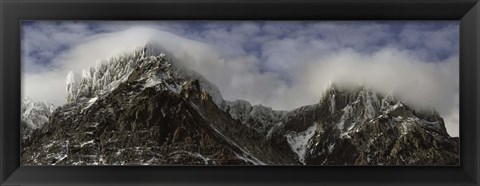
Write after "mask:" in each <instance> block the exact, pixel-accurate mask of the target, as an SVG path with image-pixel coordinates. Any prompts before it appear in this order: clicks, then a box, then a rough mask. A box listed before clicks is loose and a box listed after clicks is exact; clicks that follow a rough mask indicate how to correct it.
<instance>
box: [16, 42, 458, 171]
mask: <svg viewBox="0 0 480 186" xmlns="http://www.w3.org/2000/svg"><path fill="white" fill-rule="evenodd" d="M67 93H68V96H67V104H65V105H63V106H60V107H58V108H57V109H56V110H55V111H54V112H53V113H52V114H51V116H50V118H49V119H48V122H45V125H44V126H43V127H41V128H40V129H39V130H37V132H35V135H32V139H31V140H30V141H29V143H27V144H24V145H23V146H22V156H21V162H22V164H24V165H102V164H106V165H140V164H144V165H302V164H307V165H457V164H458V163H459V152H458V139H455V138H451V137H450V136H449V135H448V134H447V132H446V129H445V126H444V123H443V119H442V118H441V117H440V116H439V115H438V114H437V113H435V112H433V111H432V112H425V111H423V112H419V111H415V110H413V109H411V108H410V107H408V106H406V105H404V104H402V103H401V102H399V101H396V100H395V99H394V97H393V96H381V95H380V94H377V93H375V92H374V91H373V90H369V89H367V88H364V87H358V88H355V89H342V88H337V87H336V86H332V87H331V88H330V89H329V90H328V91H327V92H326V93H325V95H324V96H323V98H322V99H321V100H320V102H319V103H317V104H313V105H308V106H303V107H300V108H298V109H295V110H292V111H276V110H272V109H271V108H269V107H265V106H261V105H253V106H252V105H251V104H250V103H249V102H248V101H245V100H236V101H225V100H223V98H222V96H221V94H220V91H218V88H216V87H215V85H213V84H211V83H210V82H208V81H207V80H206V79H205V78H203V77H202V76H201V75H200V74H198V73H196V72H192V71H189V70H188V69H186V68H185V67H181V66H180V65H178V64H175V63H174V59H172V58H168V57H167V55H166V54H165V53H163V52H162V49H161V47H158V46H155V45H147V47H145V48H144V49H142V50H138V51H136V52H134V53H133V54H131V55H125V56H121V57H119V58H114V59H111V60H110V61H107V62H105V63H103V64H99V65H98V66H97V67H95V68H90V69H89V70H87V71H83V73H82V75H77V74H75V73H73V72H72V73H70V74H69V76H68V78H67ZM22 120H23V119H22Z"/></svg>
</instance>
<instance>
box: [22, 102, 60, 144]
mask: <svg viewBox="0 0 480 186" xmlns="http://www.w3.org/2000/svg"><path fill="white" fill-rule="evenodd" d="M54 110H55V106H54V105H53V103H47V102H35V101H33V100H32V99H30V98H28V97H27V98H25V99H23V100H22V105H21V129H22V138H23V139H26V138H28V136H29V135H30V134H31V133H32V131H33V130H35V129H39V128H41V127H43V125H44V124H45V123H47V122H48V118H49V117H50V115H51V114H52V112H53V111H54Z"/></svg>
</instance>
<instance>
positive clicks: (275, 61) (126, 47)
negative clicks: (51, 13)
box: [22, 21, 459, 134]
mask: <svg viewBox="0 0 480 186" xmlns="http://www.w3.org/2000/svg"><path fill="white" fill-rule="evenodd" d="M458 31H459V26H458V22H457V21H376V22H375V21H353V22H352V21H310V22H297V21H257V22H249V21H243V22H238V21H231V22H228V21H158V22H102V21H89V22H82V21H79V22H78V21H77V22H73V21H32V22H22V67H23V72H24V78H23V85H22V86H23V94H24V96H29V97H32V98H33V99H34V100H46V101H52V102H54V103H55V104H57V105H60V104H62V103H64V97H65V78H66V74H67V73H68V72H69V71H70V70H72V71H76V72H81V70H82V69H85V68H88V67H90V66H95V65H96V63H97V62H99V60H105V59H107V58H109V57H112V56H115V55H118V54H120V53H125V52H129V51H131V50H133V49H135V48H138V47H141V46H142V45H144V44H145V42H148V41H150V40H156V41H157V42H159V43H161V44H163V45H165V48H167V49H169V50H172V51H173V53H174V55H178V56H176V57H179V59H180V60H181V61H182V62H183V63H186V64H188V66H189V67H191V68H192V69H194V70H196V71H198V72H200V73H201V74H203V75H204V76H205V77H206V78H207V79H208V80H210V81H212V82H213V83H214V84H216V85H217V86H218V87H219V89H220V90H221V92H222V94H223V96H224V97H225V98H226V99H246V100H249V101H251V102H253V103H256V104H263V105H267V106H271V107H273V108H274V109H292V108H295V107H298V106H301V105H306V104H313V103H316V102H317V101H318V100H319V99H320V97H321V94H322V93H323V91H324V89H325V87H326V86H327V84H328V83H329V82H332V81H333V82H344V83H354V84H364V85H369V86H371V87H373V88H376V89H379V90H380V91H384V92H388V91H395V92H398V93H399V94H400V95H401V96H402V97H403V99H405V101H406V102H411V103H412V104H417V106H419V107H433V108H435V109H437V110H439V112H440V113H441V114H442V115H443V116H444V117H445V118H446V120H448V122H447V123H450V125H449V127H450V128H458V87H459V85H458V63H459V58H458V52H459V34H458ZM172 51H171V52H172ZM450 131H453V132H451V133H457V134H458V130H456V131H454V129H450V130H449V132H450Z"/></svg>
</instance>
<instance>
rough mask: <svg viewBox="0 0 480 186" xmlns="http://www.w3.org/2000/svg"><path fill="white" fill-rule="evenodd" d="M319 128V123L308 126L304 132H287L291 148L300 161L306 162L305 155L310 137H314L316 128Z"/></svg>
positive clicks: (286, 135)
mask: <svg viewBox="0 0 480 186" xmlns="http://www.w3.org/2000/svg"><path fill="white" fill-rule="evenodd" d="M316 128H317V123H315V124H313V125H312V126H310V127H308V129H307V130H305V131H302V132H293V131H289V132H288V133H287V134H285V137H286V138H287V142H288V144H289V145H290V148H291V149H292V151H293V152H295V153H296V154H297V155H298V159H299V160H300V162H302V163H304V164H305V155H306V152H307V146H308V142H309V141H310V138H312V137H313V135H314V134H315V129H316Z"/></svg>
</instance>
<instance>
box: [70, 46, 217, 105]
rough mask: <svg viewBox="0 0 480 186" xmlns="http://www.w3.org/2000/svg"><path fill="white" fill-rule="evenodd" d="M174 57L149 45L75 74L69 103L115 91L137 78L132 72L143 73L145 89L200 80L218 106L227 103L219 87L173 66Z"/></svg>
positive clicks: (176, 64)
mask: <svg viewBox="0 0 480 186" xmlns="http://www.w3.org/2000/svg"><path fill="white" fill-rule="evenodd" d="M170 56H173V55H172V54H171V53H170V52H168V51H166V50H165V49H164V48H163V47H161V45H159V44H156V43H152V42H149V43H147V44H146V45H145V46H144V47H143V48H139V49H137V50H135V51H134V52H133V53H131V54H126V55H123V56H120V57H116V58H111V59H109V60H106V61H103V62H101V63H100V64H97V66H96V67H90V68H89V69H85V70H83V71H82V73H81V74H80V73H76V72H73V71H71V72H70V73H69V74H68V76H67V87H66V91H67V97H66V101H67V103H72V102H76V101H80V100H84V101H86V100H89V99H92V98H95V97H97V96H99V95H102V94H105V93H106V92H109V91H112V90H114V89H115V88H116V87H118V85H119V84H120V83H122V82H125V81H127V80H128V78H129V76H131V75H134V74H132V73H134V72H137V71H142V72H143V74H140V75H141V76H142V77H141V78H140V79H145V80H146V81H145V86H154V85H156V84H161V83H162V82H164V81H167V79H168V78H170V79H172V78H173V79H175V81H177V82H175V84H176V86H178V85H181V84H182V83H183V82H184V81H189V80H193V79H198V80H199V81H200V85H201V87H202V89H204V90H205V91H207V92H209V93H210V95H211V96H212V97H213V100H214V101H215V103H217V104H218V105H220V104H221V103H222V102H223V97H222V95H221V93H220V91H219V90H218V88H217V87H216V86H215V85H213V84H212V83H210V82H209V81H207V80H206V79H205V78H204V77H203V76H202V75H200V74H198V73H197V72H194V71H192V70H189V69H187V68H186V67H184V66H183V65H181V64H178V63H173V62H172V61H174V60H175V58H173V57H170ZM135 75H138V74H135ZM174 76H175V77H174ZM165 78H167V79H165ZM169 82H172V81H169ZM166 85H169V83H166ZM170 85H172V84H170ZM168 88H172V87H171V86H168ZM177 88H178V87H177ZM172 90H173V89H172ZM176 91H177V92H178V91H179V90H176Z"/></svg>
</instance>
